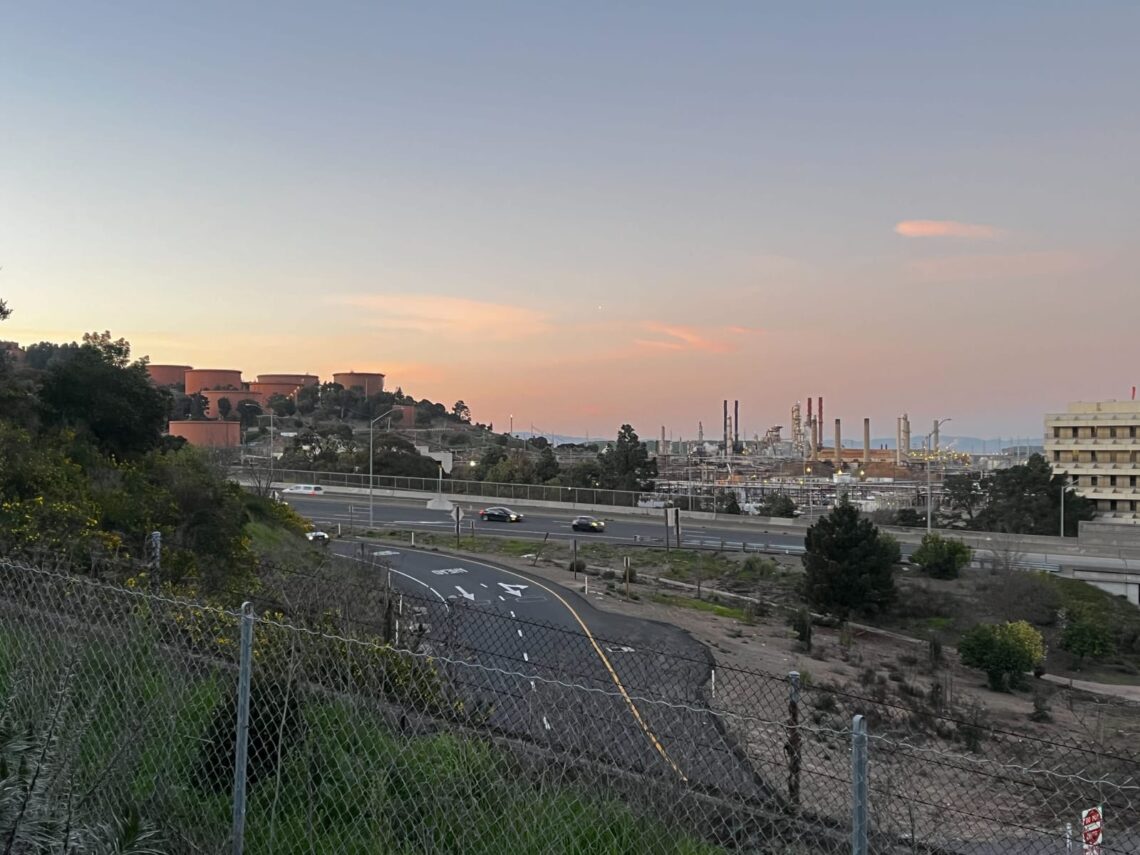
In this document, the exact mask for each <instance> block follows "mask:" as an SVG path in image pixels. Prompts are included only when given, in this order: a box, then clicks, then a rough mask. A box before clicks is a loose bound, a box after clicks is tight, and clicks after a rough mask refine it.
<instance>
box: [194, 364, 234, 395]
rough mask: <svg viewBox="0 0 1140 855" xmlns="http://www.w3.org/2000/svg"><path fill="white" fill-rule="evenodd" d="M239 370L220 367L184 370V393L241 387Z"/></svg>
mask: <svg viewBox="0 0 1140 855" xmlns="http://www.w3.org/2000/svg"><path fill="white" fill-rule="evenodd" d="M241 388H242V382H241V372H240V371H231V370H229V369H220V368H191V369H190V370H189V371H187V372H186V394H187V395H194V394H197V393H198V392H201V391H202V390H203V389H241Z"/></svg>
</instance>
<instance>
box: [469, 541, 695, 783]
mask: <svg viewBox="0 0 1140 855" xmlns="http://www.w3.org/2000/svg"><path fill="white" fill-rule="evenodd" d="M471 563H472V564H483V566H484V567H488V568H490V569H492V570H498V571H499V572H502V573H509V574H510V575H511V576H514V577H515V578H516V579H525V580H526V581H527V582H530V583H531V584H533V585H535V586H536V587H539V588H542V590H544V591H546V592H547V593H548V594H550V595H551V596H552V597H554V599H556V600H558V602H560V603H562V605H563V606H565V607H566V611H568V612H570V614H572V615H573V616H574V620H576V621H578V626H580V627H582V632H584V633H586V638H588V639H590V644H591V645H593V648H594V652H595V653H597V654H598V658H599V659H601V660H602V664H603V665H605V666H606V670H607V671H609V673H610V679H612V680H613V681H614V685H615V686H617V690H618V692H620V693H621V696H622V698H624V699H625V702H626V704H627V705H628V706H629V711H630V712H631V713H633V717H634V719H635V720H636V721H637V723H638V725H639V726H640V727H641V729H642V730H643V731H645V735H646V736H648V737H649V741H650V742H651V743H653V747H654V748H656V749H657V753H658V754H660V755H661V757H662V758H663V759H664V760H665V762H666V763H668V764H669V765H670V766H671V767H672V768H673V771H674V772H676V773H677V774H678V775H680V776H681V780H682V781H688V780H689V779H688V778H686V777H685V773H684V772H682V771H681V768H680V767H679V766H678V765H677V764H676V763H674V762H673V758H672V757H670V756H669V755H668V753H666V751H665V747H664V746H663V745H662V744H661V740H659V739H658V738H657V736H656V734H654V733H653V731H652V730H650V728H649V725H648V724H646V722H645V719H644V718H642V717H641V711H640V710H639V709H638V708H637V704H635V703H634V702H633V698H631V697H630V696H629V693H628V692H627V691H626V690H625V686H623V685H622V682H621V678H620V677H618V674H617V671H615V670H614V666H613V665H611V664H610V660H609V659H608V658H607V657H606V654H605V653H603V652H602V648H601V647H600V646H599V644H598V642H597V640H596V639H595V638H594V634H593V633H592V632H590V628H589V627H588V626H586V622H585V621H584V620H582V618H581V617H580V616H579V615H578V613H577V612H576V611H574V608H573V607H572V606H571V605H570V604H569V603H568V602H566V600H564V599H563V598H562V595H561V594H559V593H558V592H557V591H555V590H553V589H551V588H548V587H546V586H545V585H544V584H542V583H541V582H539V581H537V580H536V579H534V578H532V577H530V576H524V575H522V574H521V573H515V572H513V571H511V570H507V569H506V568H505V567H497V566H495V565H493V564H484V563H483V562H482V561H471Z"/></svg>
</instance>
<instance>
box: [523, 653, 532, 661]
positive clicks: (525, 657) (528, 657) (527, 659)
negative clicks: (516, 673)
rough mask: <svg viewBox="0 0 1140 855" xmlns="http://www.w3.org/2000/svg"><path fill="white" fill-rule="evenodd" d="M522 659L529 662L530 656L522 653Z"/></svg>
mask: <svg viewBox="0 0 1140 855" xmlns="http://www.w3.org/2000/svg"><path fill="white" fill-rule="evenodd" d="M523 661H524V662H529V661H530V656H529V655H528V654H526V653H523Z"/></svg>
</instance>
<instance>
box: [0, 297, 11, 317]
mask: <svg viewBox="0 0 1140 855" xmlns="http://www.w3.org/2000/svg"><path fill="white" fill-rule="evenodd" d="M10 317H12V310H11V309H9V308H8V304H7V303H5V302H4V301H3V300H0V321H6V320H8V318H10Z"/></svg>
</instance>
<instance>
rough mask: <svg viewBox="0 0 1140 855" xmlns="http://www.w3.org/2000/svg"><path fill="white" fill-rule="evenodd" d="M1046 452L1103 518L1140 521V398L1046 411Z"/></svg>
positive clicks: (1057, 470) (1051, 461) (1060, 471)
mask: <svg viewBox="0 0 1140 855" xmlns="http://www.w3.org/2000/svg"><path fill="white" fill-rule="evenodd" d="M1045 456H1046V458H1047V459H1048V460H1049V462H1050V463H1052V464H1053V469H1054V471H1056V472H1057V473H1058V474H1066V475H1068V476H1069V477H1070V479H1071V480H1072V481H1073V488H1074V489H1075V490H1076V491H1077V492H1078V493H1080V494H1081V495H1082V496H1084V497H1085V498H1087V499H1091V500H1093V501H1094V502H1096V506H1097V515H1098V518H1099V519H1102V520H1112V521H1119V522H1131V523H1140V401H1095V402H1092V403H1083V402H1081V403H1076V404H1069V407H1068V411H1067V412H1064V413H1049V414H1047V415H1046V416H1045Z"/></svg>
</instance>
